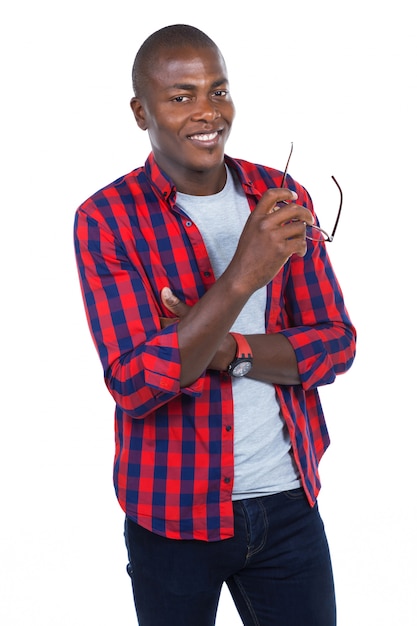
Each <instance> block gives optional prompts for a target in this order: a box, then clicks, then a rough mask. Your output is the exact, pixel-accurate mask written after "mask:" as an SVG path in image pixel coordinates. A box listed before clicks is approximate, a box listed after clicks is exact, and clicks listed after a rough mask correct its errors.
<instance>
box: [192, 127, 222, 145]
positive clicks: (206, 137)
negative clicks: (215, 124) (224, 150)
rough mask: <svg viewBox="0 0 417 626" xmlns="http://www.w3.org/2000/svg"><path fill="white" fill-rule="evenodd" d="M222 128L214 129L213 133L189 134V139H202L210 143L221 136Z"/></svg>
mask: <svg viewBox="0 0 417 626" xmlns="http://www.w3.org/2000/svg"><path fill="white" fill-rule="evenodd" d="M221 132H222V131H221V130H220V131H218V130H216V131H214V132H212V133H199V134H195V135H188V139H191V140H192V141H202V142H203V143H204V142H205V143H209V142H211V141H215V140H216V139H217V138H218V137H220V134H221Z"/></svg>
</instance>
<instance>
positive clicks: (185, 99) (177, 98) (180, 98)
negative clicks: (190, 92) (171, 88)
mask: <svg viewBox="0 0 417 626" xmlns="http://www.w3.org/2000/svg"><path fill="white" fill-rule="evenodd" d="M172 100H173V102H188V101H189V100H191V98H190V96H175V98H173V99H172Z"/></svg>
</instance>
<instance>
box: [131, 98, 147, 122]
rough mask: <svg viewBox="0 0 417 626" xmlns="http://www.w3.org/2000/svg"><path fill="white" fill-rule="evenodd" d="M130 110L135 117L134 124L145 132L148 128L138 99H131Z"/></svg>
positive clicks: (143, 110) (143, 109)
mask: <svg viewBox="0 0 417 626" xmlns="http://www.w3.org/2000/svg"><path fill="white" fill-rule="evenodd" d="M130 108H131V109H132V111H133V115H134V116H135V120H136V124H137V125H138V126H139V128H141V129H142V130H146V129H147V128H148V125H147V123H146V112H145V108H144V106H143V104H142V102H141V100H139V99H138V98H132V99H131V101H130Z"/></svg>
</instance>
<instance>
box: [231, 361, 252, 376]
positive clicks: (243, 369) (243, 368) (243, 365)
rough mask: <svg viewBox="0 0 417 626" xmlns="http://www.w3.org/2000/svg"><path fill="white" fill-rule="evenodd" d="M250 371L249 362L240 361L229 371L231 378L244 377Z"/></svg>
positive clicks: (250, 365)
mask: <svg viewBox="0 0 417 626" xmlns="http://www.w3.org/2000/svg"><path fill="white" fill-rule="evenodd" d="M251 369H252V363H251V362H250V361H241V362H240V363H236V365H235V366H234V368H233V369H232V371H231V374H232V376H239V377H241V376H245V374H247V373H248V372H249V371H250V370H251Z"/></svg>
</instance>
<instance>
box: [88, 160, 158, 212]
mask: <svg viewBox="0 0 417 626" xmlns="http://www.w3.org/2000/svg"><path fill="white" fill-rule="evenodd" d="M143 170H144V168H143V167H140V168H137V169H135V170H133V171H132V172H129V173H128V174H125V175H124V176H120V177H119V178H117V179H116V180H114V181H112V182H111V183H109V184H107V185H105V186H104V187H102V188H101V189H99V190H98V191H96V192H95V193H93V194H92V195H91V196H90V197H89V198H87V199H86V200H84V201H83V202H82V203H81V204H80V206H79V207H78V209H77V213H78V212H84V213H86V214H87V215H89V216H90V217H92V218H98V217H99V216H100V215H101V216H103V217H106V216H108V215H111V214H113V213H114V212H115V211H116V212H117V211H118V209H119V210H120V209H121V208H122V207H124V208H126V207H128V205H129V204H130V203H133V204H134V198H135V196H136V195H137V194H138V193H140V194H144V193H145V189H144V185H145V186H146V177H145V176H144V175H143Z"/></svg>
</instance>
